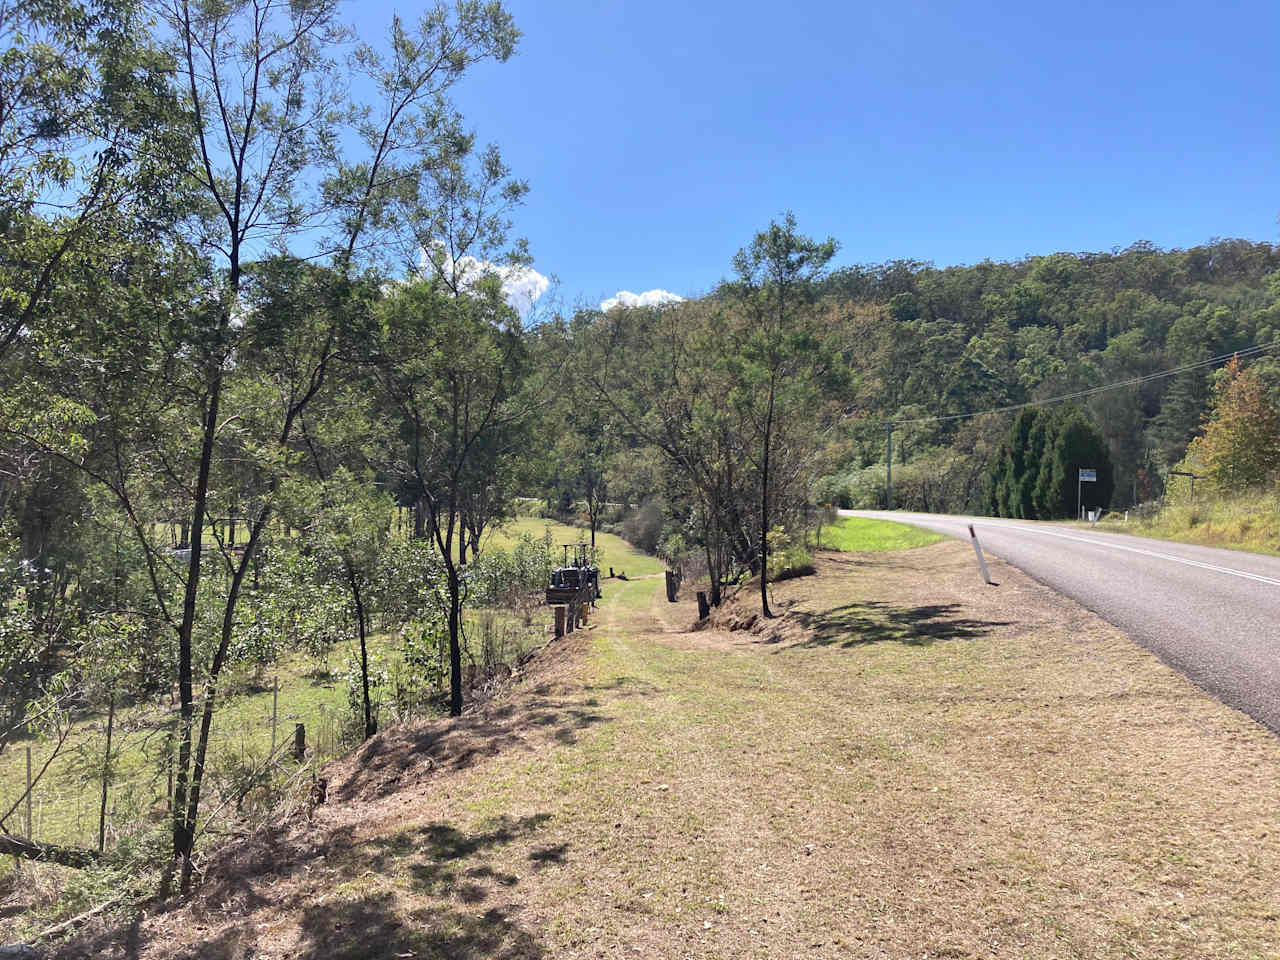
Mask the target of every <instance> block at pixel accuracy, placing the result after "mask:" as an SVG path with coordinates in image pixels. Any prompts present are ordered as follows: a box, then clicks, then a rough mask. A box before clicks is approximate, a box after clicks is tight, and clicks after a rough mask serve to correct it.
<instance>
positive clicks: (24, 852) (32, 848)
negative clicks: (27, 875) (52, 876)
mask: <svg viewBox="0 0 1280 960" xmlns="http://www.w3.org/2000/svg"><path fill="white" fill-rule="evenodd" d="M6 853H7V854H11V855H12V856H15V857H23V858H25V859H27V860H43V861H45V862H47V863H56V864H59V865H61V866H64V867H79V868H81V869H83V868H84V867H91V866H93V865H94V864H95V863H97V862H98V861H99V860H100V859H102V856H101V854H99V853H98V851H97V850H90V849H88V848H86V847H64V846H61V845H59V844H56V843H37V842H36V841H34V840H27V839H25V838H23V837H15V836H13V834H10V833H0V854H6Z"/></svg>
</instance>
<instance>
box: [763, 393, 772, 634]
mask: <svg viewBox="0 0 1280 960" xmlns="http://www.w3.org/2000/svg"><path fill="white" fill-rule="evenodd" d="M773 391H774V384H773V379H772V378H770V380H769V412H768V414H766V415H765V419H764V453H763V456H762V457H761V466H760V608H761V611H762V613H763V614H764V616H766V617H772V616H773V611H772V610H770V609H769V591H768V587H769V446H770V439H771V434H772V432H773Z"/></svg>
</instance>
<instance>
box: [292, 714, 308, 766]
mask: <svg viewBox="0 0 1280 960" xmlns="http://www.w3.org/2000/svg"><path fill="white" fill-rule="evenodd" d="M306 755H307V728H306V727H305V726H304V725H303V724H301V723H300V724H298V725H297V726H296V727H294V730H293V759H295V760H297V761H298V762H299V763H301V762H302V760H303V758H305V757H306Z"/></svg>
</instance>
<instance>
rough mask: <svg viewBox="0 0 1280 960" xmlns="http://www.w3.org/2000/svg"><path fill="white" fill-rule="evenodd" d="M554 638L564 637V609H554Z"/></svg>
mask: <svg viewBox="0 0 1280 960" xmlns="http://www.w3.org/2000/svg"><path fill="white" fill-rule="evenodd" d="M555 611H556V636H557V637H563V636H564V607H556V608H555Z"/></svg>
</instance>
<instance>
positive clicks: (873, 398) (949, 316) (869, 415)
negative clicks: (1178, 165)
mask: <svg viewBox="0 0 1280 960" xmlns="http://www.w3.org/2000/svg"><path fill="white" fill-rule="evenodd" d="M1277 271H1280V247H1276V246H1274V245H1272V244H1269V243H1251V242H1248V241H1245V240H1221V241H1214V242H1211V243H1208V244H1206V245H1204V246H1199V247H1194V248H1192V249H1190V250H1171V251H1164V250H1160V249H1158V248H1156V247H1153V246H1152V245H1150V244H1145V243H1138V244H1134V245H1133V246H1131V247H1129V248H1127V249H1125V250H1120V251H1115V252H1112V253H1087V254H1071V253H1058V254H1054V255H1052V256H1047V257H1031V258H1028V259H1026V260H1022V261H1018V262H1016V263H992V262H983V263H979V264H976V265H974V266H968V267H948V268H945V269H941V268H937V267H934V266H932V265H929V264H922V263H916V262H911V261H896V262H892V263H887V264H883V265H880V266H874V267H853V268H847V269H843V270H839V271H836V272H834V273H833V274H832V275H831V276H830V277H829V278H827V279H826V281H825V283H824V284H823V293H824V295H825V297H826V302H827V304H828V309H829V310H830V311H831V313H832V314H833V315H834V316H836V317H839V318H840V322H841V323H844V324H847V325H848V327H849V331H850V348H849V359H850V363H851V365H852V367H853V370H854V371H855V374H856V377H855V379H856V384H857V388H856V396H855V398H854V399H853V401H852V402H851V404H850V409H851V411H852V412H853V413H854V418H853V423H852V424H851V429H850V430H849V435H848V436H849V439H848V446H847V447H844V448H840V447H836V448H834V449H832V450H831V451H830V453H831V456H832V458H833V463H832V466H833V469H832V471H831V473H830V474H829V475H828V480H827V482H826V484H825V485H824V486H823V488H822V491H821V493H822V494H825V495H826V496H828V497H832V498H836V499H839V500H841V501H842V502H844V503H846V504H850V505H852V504H856V505H859V506H873V505H881V504H882V503H883V496H884V467H883V464H884V458H885V434H886V422H887V421H889V420H895V421H899V424H898V425H896V426H895V428H894V448H895V449H894V462H895V465H896V468H895V471H894V499H895V505H897V506H904V507H916V508H921V509H930V510H973V511H982V512H985V511H986V510H988V509H989V508H990V503H989V499H988V498H989V495H990V490H989V489H988V488H987V486H986V484H987V480H986V477H987V474H988V472H989V468H990V466H991V465H992V464H993V463H994V462H995V461H996V460H997V459H998V457H999V448H1000V446H1001V444H1002V443H1003V442H1004V441H1005V440H1006V439H1007V437H1008V434H1009V431H1010V428H1011V423H1012V420H1013V414H1012V413H1009V414H1005V415H996V416H985V417H978V418H973V419H950V420H949V419H946V418H948V417H953V416H955V415H959V414H966V413H969V412H973V411H981V410H988V409H995V408H1000V407H1006V406H1012V405H1016V404H1021V403H1026V402H1028V401H1036V400H1043V399H1047V398H1052V397H1059V396H1063V395H1067V394H1073V393H1077V392H1080V391H1088V390H1091V389H1092V388H1096V387H1100V386H1103V385H1107V384H1112V383H1117V382H1120V381H1125V380H1130V379H1139V378H1150V379H1146V380H1145V381H1144V382H1141V383H1138V384H1135V385H1133V386H1129V387H1125V388H1122V389H1116V390H1107V391H1103V392H1098V393H1096V394H1094V395H1091V396H1084V397H1081V398H1080V399H1078V400H1076V401H1075V403H1076V405H1077V406H1078V407H1079V408H1080V410H1081V412H1082V413H1083V415H1084V416H1085V418H1086V419H1087V420H1088V421H1090V422H1091V423H1092V424H1093V425H1094V427H1095V428H1096V429H1097V430H1098V432H1099V433H1100V434H1101V435H1102V437H1103V438H1104V439H1105V441H1106V445H1107V448H1108V450H1109V453H1110V458H1111V462H1112V465H1113V468H1114V474H1115V493H1114V496H1113V498H1112V502H1113V504H1114V505H1118V506H1126V505H1130V504H1133V503H1137V502H1142V501H1145V500H1148V499H1151V498H1152V497H1154V496H1156V495H1158V494H1159V493H1160V491H1161V489H1162V484H1163V482H1164V479H1165V478H1166V477H1167V475H1168V471H1169V470H1170V469H1171V468H1173V467H1174V466H1175V465H1176V464H1177V463H1178V462H1179V461H1180V460H1181V459H1182V457H1183V456H1184V454H1185V452H1186V448H1187V444H1188V442H1189V441H1190V440H1191V439H1192V437H1193V436H1195V434H1196V433H1197V431H1198V430H1199V429H1200V427H1201V422H1202V418H1203V417H1204V416H1205V413H1206V411H1207V406H1208V403H1209V399H1210V395H1211V388H1212V384H1213V378H1214V375H1215V371H1216V370H1217V369H1219V368H1221V367H1222V366H1223V362H1219V363H1216V364H1206V365H1203V366H1198V367H1196V368H1194V369H1191V370H1187V371H1185V372H1183V373H1179V374H1176V375H1174V376H1167V377H1163V376H1156V377H1152V375H1153V374H1159V373H1161V372H1163V371H1167V370H1172V369H1175V368H1178V367H1182V366H1187V365H1191V364H1197V363H1199V362H1201V361H1205V360H1207V359H1209V358H1213V357H1222V356H1224V355H1226V354H1229V353H1231V352H1233V351H1237V350H1244V349H1246V348H1248V347H1250V346H1253V345H1269V344H1273V343H1275V342H1276V341H1277V340H1280V273H1277ZM1250 362H1253V363H1254V364H1255V366H1256V367H1257V369H1258V370H1259V371H1260V372H1262V373H1263V374H1264V379H1267V380H1268V382H1270V383H1274V382H1275V374H1276V367H1275V363H1274V361H1272V360H1270V359H1257V360H1253V361H1250ZM935 418H938V419H935ZM903 464H905V466H903Z"/></svg>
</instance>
